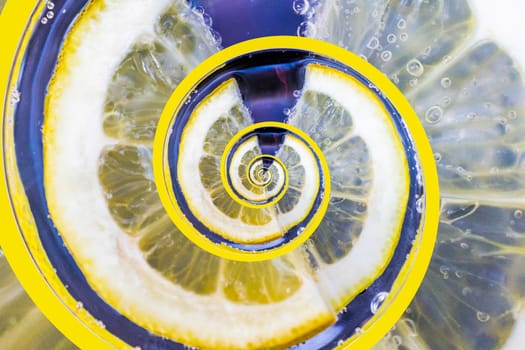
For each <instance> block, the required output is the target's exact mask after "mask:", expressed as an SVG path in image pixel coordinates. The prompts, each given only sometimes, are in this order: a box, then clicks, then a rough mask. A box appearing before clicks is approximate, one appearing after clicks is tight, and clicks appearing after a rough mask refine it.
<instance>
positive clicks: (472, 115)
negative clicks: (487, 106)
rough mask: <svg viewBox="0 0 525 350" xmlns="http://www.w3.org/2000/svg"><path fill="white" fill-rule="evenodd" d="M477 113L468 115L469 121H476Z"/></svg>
mask: <svg viewBox="0 0 525 350" xmlns="http://www.w3.org/2000/svg"><path fill="white" fill-rule="evenodd" d="M477 116H478V115H477V113H475V112H470V113H467V119H471V120H472V119H475V118H476V117H477Z"/></svg>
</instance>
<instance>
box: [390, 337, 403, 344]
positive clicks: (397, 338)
mask: <svg viewBox="0 0 525 350" xmlns="http://www.w3.org/2000/svg"><path fill="white" fill-rule="evenodd" d="M392 341H393V342H394V345H395V346H397V347H399V346H401V344H403V339H402V338H401V337H400V336H399V335H394V336H393V337H392Z"/></svg>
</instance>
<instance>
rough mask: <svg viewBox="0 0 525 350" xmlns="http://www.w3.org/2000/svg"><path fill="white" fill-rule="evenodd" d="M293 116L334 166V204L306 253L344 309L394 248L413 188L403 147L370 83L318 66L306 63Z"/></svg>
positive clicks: (324, 287) (325, 288)
mask: <svg viewBox="0 0 525 350" xmlns="http://www.w3.org/2000/svg"><path fill="white" fill-rule="evenodd" d="M289 123H290V124H292V125H295V126H297V127H298V128H300V129H302V130H303V131H304V132H306V133H307V134H309V135H310V136H311V137H312V139H313V140H314V141H315V142H316V143H317V144H318V145H319V147H320V149H321V151H322V152H323V154H324V158H325V159H326V162H327V165H328V167H329V169H330V181H331V187H332V190H331V197H330V203H329V205H328V208H327V211H326V214H325V216H324V218H323V220H322V221H321V223H320V225H319V227H318V229H317V230H316V232H315V233H314V234H313V235H312V237H311V239H310V241H309V243H308V253H309V255H310V257H311V259H313V261H315V263H314V264H315V265H316V268H317V271H318V273H317V276H318V279H319V284H320V288H321V290H323V292H324V293H326V295H328V296H329V298H330V300H331V301H332V303H333V305H334V307H336V308H337V309H340V308H342V307H343V306H344V305H346V303H347V302H348V301H349V300H351V299H352V298H353V297H354V296H355V295H357V294H358V293H360V292H361V291H362V290H364V289H365V288H366V287H367V286H368V285H370V283H371V282H373V281H374V280H375V279H376V278H377V276H379V275H380V274H381V272H382V271H383V270H384V268H385V267H386V266H387V264H388V262H389V261H390V258H391V256H392V254H393V251H394V249H395V246H396V243H397V240H398V237H399V234H400V232H401V227H402V225H403V220H404V216H405V211H406V205H407V201H408V194H409V188H408V186H409V181H410V180H409V174H408V165H407V161H406V158H405V152H404V147H403V144H402V143H401V140H400V138H399V136H398V134H397V130H396V127H395V125H394V124H393V122H392V120H391V117H390V116H389V115H388V112H387V110H386V109H385V107H384V106H383V105H382V104H381V102H380V100H379V99H378V98H377V97H376V96H374V95H373V94H372V93H371V92H370V90H368V86H364V85H363V84H362V83H360V82H358V81H357V80H356V79H354V78H352V77H350V76H348V75H346V74H344V73H342V72H340V71H337V70H334V69H331V68H328V67H324V66H321V65H309V66H308V67H307V69H306V74H305V83H304V88H303V92H302V96H301V98H300V99H299V101H298V103H297V105H296V107H295V110H294V113H293V114H292V116H291V117H290V120H289ZM349 271H351V272H350V273H349Z"/></svg>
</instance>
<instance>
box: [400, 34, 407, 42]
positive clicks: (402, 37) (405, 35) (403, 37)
mask: <svg viewBox="0 0 525 350" xmlns="http://www.w3.org/2000/svg"><path fill="white" fill-rule="evenodd" d="M407 39H408V34H407V33H401V34H399V40H401V41H407Z"/></svg>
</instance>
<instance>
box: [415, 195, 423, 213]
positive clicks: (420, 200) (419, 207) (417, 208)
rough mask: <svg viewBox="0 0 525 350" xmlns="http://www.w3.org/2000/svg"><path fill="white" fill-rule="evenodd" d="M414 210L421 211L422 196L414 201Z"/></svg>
mask: <svg viewBox="0 0 525 350" xmlns="http://www.w3.org/2000/svg"><path fill="white" fill-rule="evenodd" d="M416 211H417V212H418V213H420V214H421V213H422V212H423V198H419V199H418V200H417V201H416Z"/></svg>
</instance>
